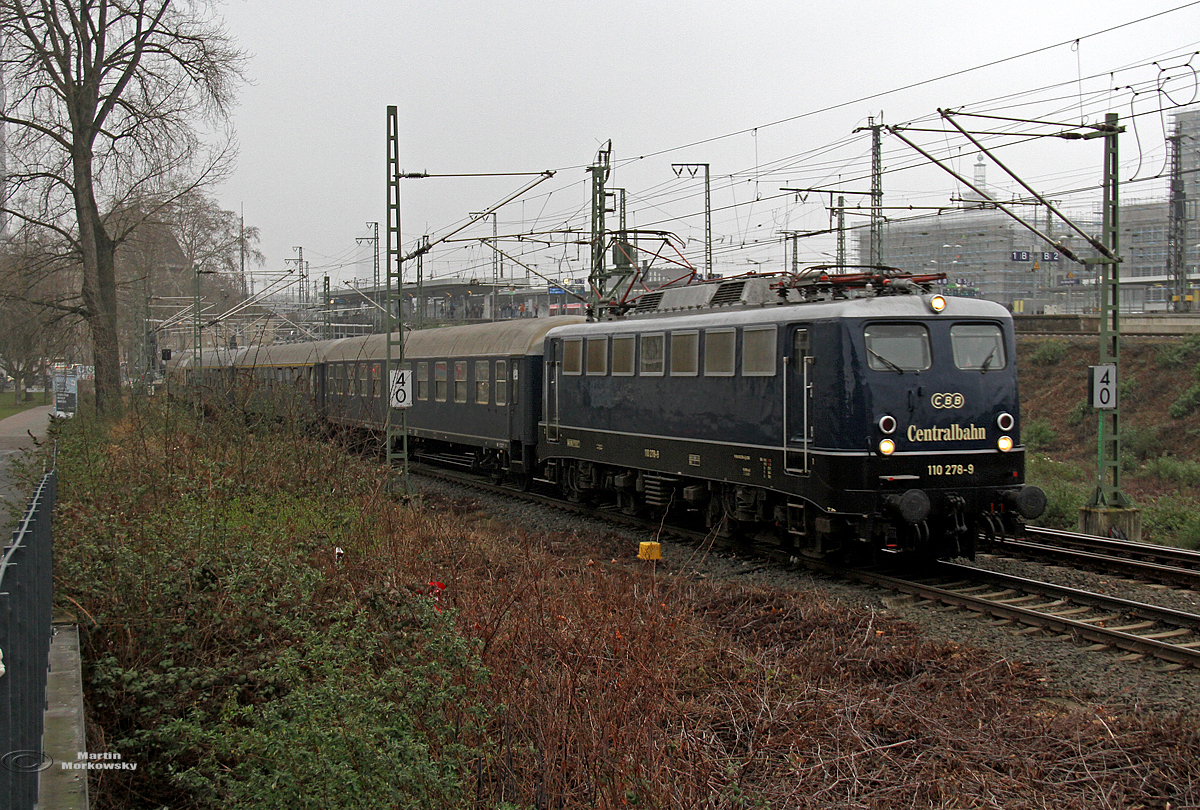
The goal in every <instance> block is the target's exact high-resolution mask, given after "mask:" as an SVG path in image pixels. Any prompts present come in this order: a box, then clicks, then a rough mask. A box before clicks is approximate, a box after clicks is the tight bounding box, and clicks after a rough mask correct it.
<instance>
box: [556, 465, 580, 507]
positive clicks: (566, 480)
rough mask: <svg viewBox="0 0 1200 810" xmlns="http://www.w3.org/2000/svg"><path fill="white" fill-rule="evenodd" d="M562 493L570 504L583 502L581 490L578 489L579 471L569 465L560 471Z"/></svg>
mask: <svg viewBox="0 0 1200 810" xmlns="http://www.w3.org/2000/svg"><path fill="white" fill-rule="evenodd" d="M560 486H561V487H562V493H563V495H564V496H565V497H566V499H567V500H568V501H569V502H571V503H582V502H583V490H582V489H580V487H579V469H578V468H577V467H576V466H575V465H574V464H570V465H567V466H566V467H564V468H563V471H562V483H561V485H560Z"/></svg>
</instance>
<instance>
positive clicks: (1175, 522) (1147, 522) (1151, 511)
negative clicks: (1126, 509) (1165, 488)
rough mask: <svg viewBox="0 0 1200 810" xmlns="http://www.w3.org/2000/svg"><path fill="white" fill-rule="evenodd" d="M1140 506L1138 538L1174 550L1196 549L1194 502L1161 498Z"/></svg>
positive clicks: (1199, 520) (1198, 524)
mask: <svg viewBox="0 0 1200 810" xmlns="http://www.w3.org/2000/svg"><path fill="white" fill-rule="evenodd" d="M1141 507H1142V539H1143V540H1146V541H1147V542H1152V543H1158V544H1159V545H1164V546H1176V547H1178V548H1189V549H1200V511H1198V510H1197V509H1196V503H1195V501H1194V500H1191V499H1188V498H1185V497H1181V496H1180V495H1175V494H1172V495H1163V496H1161V497H1158V498H1154V499H1152V500H1151V501H1149V502H1148V503H1144V504H1141Z"/></svg>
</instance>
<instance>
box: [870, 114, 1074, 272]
mask: <svg viewBox="0 0 1200 810" xmlns="http://www.w3.org/2000/svg"><path fill="white" fill-rule="evenodd" d="M887 130H888V132H889V133H890V134H892V135H895V136H896V137H897V138H899V139H900V140H902V141H904V143H906V144H908V145H909V146H910V147H911V148H912V149H913V150H915V151H916V152H918V153H920V154H921V155H922V156H924V157H925V159H926V160H928V161H929V162H930V163H932V164H934V165H935V166H937V167H938V168H939V169H941V170H942V171H944V172H946V173H947V174H949V175H950V176H951V177H953V178H954V179H955V180H957V181H958V182H960V183H962V184H963V185H964V186H966V187H967V188H969V189H971V191H974V192H975V193H976V194H978V195H979V197H980V199H981V200H983V201H984V202H987V203H990V204H992V205H994V206H996V207H997V208H999V209H1000V210H1001V211H1003V212H1004V213H1006V214H1008V215H1009V216H1010V217H1012V218H1013V219H1014V220H1016V221H1017V222H1018V223H1020V224H1021V225H1022V226H1023V227H1025V228H1026V229H1027V230H1029V231H1031V232H1032V233H1033V234H1034V235H1036V236H1037V237H1038V238H1039V239H1041V240H1043V241H1044V242H1046V243H1047V244H1049V245H1053V246H1054V248H1055V249H1056V250H1057V251H1058V252H1059V253H1061V254H1062V255H1064V256H1066V257H1067V258H1068V259H1070V260H1071V261H1073V262H1076V263H1078V264H1083V265H1086V264H1087V262H1086V261H1085V260H1084V259H1082V258H1080V257H1079V256H1076V255H1075V253H1074V252H1073V251H1071V249H1070V248H1068V247H1067V246H1066V245H1063V244H1062V243H1061V242H1056V241H1054V240H1053V239H1051V238H1050V237H1049V236H1047V235H1046V234H1044V233H1042V232H1041V231H1040V230H1038V228H1037V227H1036V226H1034V225H1030V224H1029V223H1028V222H1026V221H1025V220H1023V219H1021V217H1019V216H1017V214H1016V213H1015V212H1014V211H1012V210H1010V209H1009V208H1008V206H1007V205H1005V204H1004V203H1002V202H1000V201H999V200H997V199H995V198H994V197H992V196H991V195H990V194H988V193H987V192H986V191H984V190H983V189H981V188H979V187H978V186H977V185H975V184H974V183H972V182H971V181H970V180H968V179H967V178H966V177H964V176H963V175H961V174H959V173H958V172H956V171H955V170H954V169H952V168H950V167H949V166H947V165H946V164H945V163H943V162H942V161H940V160H938V159H937V158H936V157H934V156H933V155H931V154H930V153H929V152H927V151H926V150H925V149H922V148H921V147H920V146H918V145H917V144H916V143H914V142H913V141H912V140H910V139H909V138H906V137H904V136H903V135H902V134H901V133H900V128H899V127H895V126H889V127H888V128H887Z"/></svg>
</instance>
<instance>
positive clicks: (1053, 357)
mask: <svg viewBox="0 0 1200 810" xmlns="http://www.w3.org/2000/svg"><path fill="white" fill-rule="evenodd" d="M1069 348H1070V347H1069V346H1068V345H1067V343H1066V341H1062V340H1045V341H1042V343H1041V344H1040V345H1039V346H1038V347H1037V348H1036V349H1034V350H1033V352H1032V353H1031V354H1030V355H1029V362H1030V363H1032V364H1033V365H1035V366H1057V365H1058V364H1059V362H1060V361H1061V360H1062V359H1063V358H1064V357H1066V356H1067V351H1068V349H1069Z"/></svg>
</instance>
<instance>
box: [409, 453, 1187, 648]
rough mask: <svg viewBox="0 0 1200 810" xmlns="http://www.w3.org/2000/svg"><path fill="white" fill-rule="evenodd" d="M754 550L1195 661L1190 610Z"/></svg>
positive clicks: (940, 567) (958, 574) (1014, 581)
mask: <svg viewBox="0 0 1200 810" xmlns="http://www.w3.org/2000/svg"><path fill="white" fill-rule="evenodd" d="M413 471H414V472H416V473H418V474H420V475H423V476H427V477H431V478H435V479H438V480H442V481H447V482H452V483H456V484H462V485H465V486H468V487H471V488H474V489H478V490H482V491H487V492H492V493H495V494H499V495H502V496H504V497H511V498H518V499H521V500H523V501H526V502H528V503H537V504H542V505H546V506H550V507H553V508H555V509H560V510H562V509H566V510H569V511H572V512H575V513H577V514H580V515H586V516H589V517H596V518H601V519H604V520H607V521H610V522H615V523H618V524H620V525H623V526H626V527H629V528H636V529H642V530H646V529H662V530H663V531H664V532H665V533H666V534H668V535H670V536H671V537H674V538H678V539H683V540H685V541H688V542H698V541H700V540H706V539H708V538H707V537H706V535H704V533H702V532H696V531H693V530H689V529H687V528H683V527H678V526H670V525H667V526H662V527H658V526H648V525H647V523H646V522H645V521H644V520H642V519H640V518H637V517H634V516H631V515H626V514H624V513H622V512H620V511H617V510H613V509H605V508H596V507H592V506H587V505H584V504H573V503H567V502H565V501H563V500H560V499H558V498H554V497H549V496H546V495H541V494H538V493H537V492H523V491H520V490H518V489H516V488H514V487H511V486H504V485H498V484H494V483H489V482H487V481H484V480H481V479H479V478H477V477H474V476H472V475H469V474H467V473H463V472H459V471H457V470H448V469H445V468H441V467H431V466H429V465H425V464H414V465H413ZM1007 542H1008V541H1006V544H1007ZM1134 545H1139V546H1140V545H1141V544H1134ZM741 550H745V548H742V549H741ZM754 552H755V553H756V554H758V555H759V556H760V557H762V558H766V559H769V560H770V561H771V562H773V563H776V564H783V565H795V566H797V567H803V568H806V569H808V570H812V571H816V572H819V573H823V574H826V575H829V576H832V577H836V578H840V579H845V580H851V581H857V582H861V583H866V584H869V585H872V586H875V587H879V588H883V589H885V590H890V591H893V592H895V593H899V594H904V595H905V596H907V597H910V598H911V599H912V601H914V602H917V603H918V604H920V603H926V604H930V605H947V606H952V607H955V608H960V609H967V610H971V611H973V612H976V613H979V614H981V615H987V616H992V617H994V618H995V619H997V620H998V621H1001V622H1006V623H1013V624H1021V625H1025V626H1026V627H1027V628H1028V631H1029V632H1031V633H1032V632H1052V633H1055V634H1057V635H1058V636H1059V637H1060V638H1062V639H1063V640H1072V641H1076V642H1078V641H1084V642H1091V644H1092V648H1093V649H1095V650H1111V649H1118V650H1123V651H1125V652H1126V653H1127V656H1126V659H1127V660H1137V659H1142V658H1146V657H1153V658H1157V659H1160V660H1162V661H1164V662H1166V667H1167V671H1170V670H1173V669H1178V668H1182V667H1185V666H1190V667H1196V668H1200V615H1197V614H1192V613H1186V612H1183V611H1179V610H1173V609H1171V608H1165V607H1157V606H1155V605H1149V604H1144V603H1140V602H1134V601H1130V600H1127V599H1119V598H1116V597H1110V596H1106V595H1104V594H1098V593H1093V592H1089V591H1082V590H1078V589H1075V588H1068V587H1065V586H1062V585H1056V584H1054V583H1050V582H1043V581H1040V580H1034V579H1025V578H1021V577H1015V576H1011V575H1007V574H1001V573H998V572H993V571H986V570H983V569H979V568H975V567H972V566H966V565H958V564H954V563H944V562H942V563H937V564H936V565H935V567H934V568H933V569H932V570H931V571H930V572H928V573H929V576H926V577H922V578H920V579H908V578H904V577H902V576H898V575H895V574H893V573H887V572H882V571H876V570H864V569H855V568H842V567H837V566H832V565H828V564H826V563H822V562H817V561H812V560H807V559H799V558H796V557H794V556H792V555H790V554H789V553H788V552H787V551H786V550H784V549H780V548H777V547H756V548H755V549H754Z"/></svg>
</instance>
